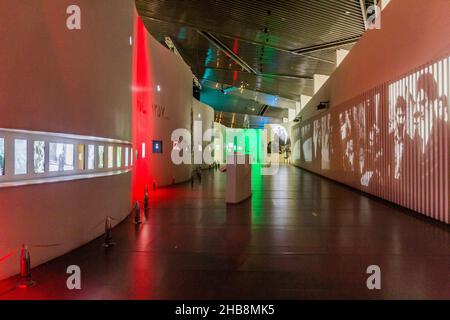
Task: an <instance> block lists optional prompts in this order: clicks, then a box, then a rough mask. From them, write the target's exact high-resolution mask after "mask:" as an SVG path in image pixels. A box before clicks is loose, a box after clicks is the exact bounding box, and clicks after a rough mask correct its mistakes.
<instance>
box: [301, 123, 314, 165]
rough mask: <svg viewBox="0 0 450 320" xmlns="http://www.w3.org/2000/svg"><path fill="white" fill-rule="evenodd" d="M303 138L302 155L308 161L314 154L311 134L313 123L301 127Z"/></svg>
mask: <svg viewBox="0 0 450 320" xmlns="http://www.w3.org/2000/svg"><path fill="white" fill-rule="evenodd" d="M300 134H301V139H302V155H303V159H304V161H306V162H311V161H312V155H313V149H312V148H313V146H312V145H313V137H312V136H311V125H310V124H307V125H305V126H304V127H302V129H301V133H300Z"/></svg>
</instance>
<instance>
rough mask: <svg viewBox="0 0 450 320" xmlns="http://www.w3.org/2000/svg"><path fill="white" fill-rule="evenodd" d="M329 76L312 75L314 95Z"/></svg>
mask: <svg viewBox="0 0 450 320" xmlns="http://www.w3.org/2000/svg"><path fill="white" fill-rule="evenodd" d="M328 78H329V76H326V75H324V74H315V75H314V94H316V93H317V91H319V89H320V88H321V87H322V86H323V84H324V83H325V82H326V81H327V80H328Z"/></svg>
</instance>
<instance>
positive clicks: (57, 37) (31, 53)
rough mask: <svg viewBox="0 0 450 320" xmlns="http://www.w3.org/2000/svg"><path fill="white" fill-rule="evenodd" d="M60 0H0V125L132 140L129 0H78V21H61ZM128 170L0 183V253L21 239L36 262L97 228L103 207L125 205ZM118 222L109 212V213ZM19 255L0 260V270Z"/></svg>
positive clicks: (5, 272)
mask: <svg viewBox="0 0 450 320" xmlns="http://www.w3.org/2000/svg"><path fill="white" fill-rule="evenodd" d="M71 4H73V1H68V0H23V1H13V0H6V1H1V2H0V12H1V15H2V21H1V27H0V42H1V44H2V50H0V61H1V68H2V72H1V73H0V109H1V114H2V115H1V117H0V128H8V129H25V130H33V131H46V132H52V133H69V134H77V135H86V136H91V137H104V138H111V139H119V140H123V141H130V140H131V90H130V87H131V77H132V72H131V71H132V68H131V62H132V47H131V46H130V36H132V35H133V14H134V1H123V0H96V1H91V0H77V1H76V4H77V5H78V6H79V7H80V8H81V26H82V29H81V30H72V31H70V30H68V29H67V27H66V19H67V17H68V15H67V14H66V9H67V7H68V6H69V5H71ZM130 200H131V174H130V173H122V174H118V175H113V176H105V177H98V178H92V179H81V180H73V181H65V182H55V183H45V184H39V185H28V186H20V187H8V188H0V208H1V211H0V260H1V257H4V256H5V255H7V254H8V253H11V252H14V251H15V250H17V249H18V248H19V247H20V245H21V244H22V243H28V244H32V245H36V244H44V245H45V244H58V245H57V246H55V247H49V248H37V247H31V248H30V250H31V257H32V265H33V266H36V265H38V264H40V263H43V262H45V261H47V260H49V259H51V258H54V257H56V256H58V255H61V254H63V253H65V252H68V251H70V250H72V249H74V248H76V247H79V246H80V245H82V244H84V243H86V242H88V241H90V240H92V239H93V238H95V237H97V236H99V235H101V234H102V233H103V224H102V223H100V224H99V222H101V221H102V220H103V219H104V218H105V217H106V216H107V215H111V216H113V217H115V218H117V219H118V220H121V219H123V218H124V217H126V215H127V214H128V212H129V211H130V207H131V201H130ZM116 222H117V221H116ZM18 271H19V255H18V253H16V254H14V255H12V256H11V257H10V258H8V259H6V260H3V261H1V262H0V279H1V278H5V277H7V276H10V275H13V274H15V273H17V272H18Z"/></svg>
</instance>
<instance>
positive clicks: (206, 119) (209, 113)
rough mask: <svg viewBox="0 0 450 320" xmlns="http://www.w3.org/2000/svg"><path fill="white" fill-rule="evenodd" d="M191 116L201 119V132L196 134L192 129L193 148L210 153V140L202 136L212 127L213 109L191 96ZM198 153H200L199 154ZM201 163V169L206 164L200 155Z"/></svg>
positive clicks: (196, 119)
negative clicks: (205, 139)
mask: <svg viewBox="0 0 450 320" xmlns="http://www.w3.org/2000/svg"><path fill="white" fill-rule="evenodd" d="M192 117H193V120H194V121H197V123H198V122H199V121H201V127H202V130H201V134H196V132H195V129H194V146H193V150H194V151H195V150H197V152H198V151H200V150H201V152H202V154H203V153H204V152H205V151H206V152H207V153H208V154H211V142H207V141H204V139H203V137H204V134H205V132H206V131H207V130H209V129H213V128H214V109H213V108H211V107H210V106H208V105H207V104H204V103H202V102H200V101H198V100H197V99H195V98H192ZM199 155H200V154H199ZM201 159H202V165H201V167H202V168H203V169H206V168H207V167H208V164H207V163H205V159H204V157H203V156H202V158H201Z"/></svg>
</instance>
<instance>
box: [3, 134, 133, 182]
mask: <svg viewBox="0 0 450 320" xmlns="http://www.w3.org/2000/svg"><path fill="white" fill-rule="evenodd" d="M105 147H107V148H108V150H109V152H108V154H107V155H106V154H105V152H104V150H105ZM132 149H133V147H132V145H131V143H130V142H127V141H121V140H114V139H108V138H100V137H88V136H81V135H72V134H71V135H69V134H61V133H50V132H39V131H27V130H17V129H14V130H13V129H2V128H0V169H1V170H0V172H1V174H0V188H1V187H13V186H22V185H28V184H41V183H50V182H58V181H69V180H76V179H85V178H94V177H100V176H104V175H112V174H121V173H125V172H128V171H129V170H131V167H130V166H129V163H131V159H129V157H130V156H132V154H133V153H132V152H131V153H130V152H128V150H132ZM114 150H115V152H114ZM122 150H126V152H124V153H123V152H122ZM125 156H126V157H127V158H124V157H125ZM105 158H106V159H105ZM105 161H107V162H108V164H110V166H109V165H108V167H107V168H105V167H104V163H105ZM114 164H115V165H114Z"/></svg>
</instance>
